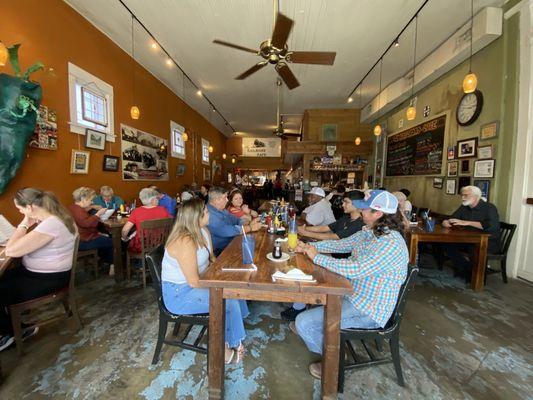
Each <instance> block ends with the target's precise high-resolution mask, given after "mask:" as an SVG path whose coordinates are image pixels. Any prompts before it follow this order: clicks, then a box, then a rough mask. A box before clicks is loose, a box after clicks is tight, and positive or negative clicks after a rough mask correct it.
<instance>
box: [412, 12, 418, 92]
mask: <svg viewBox="0 0 533 400" xmlns="http://www.w3.org/2000/svg"><path fill="white" fill-rule="evenodd" d="M417 40H418V15H415V48H414V50H413V80H412V81H411V102H412V101H413V93H414V91H415V71H416V45H417Z"/></svg>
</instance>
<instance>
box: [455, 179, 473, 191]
mask: <svg viewBox="0 0 533 400" xmlns="http://www.w3.org/2000/svg"><path fill="white" fill-rule="evenodd" d="M470 184H471V178H470V177H469V176H461V177H459V185H458V188H457V193H461V189H462V188H464V187H465V186H470Z"/></svg>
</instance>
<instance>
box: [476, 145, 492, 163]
mask: <svg viewBox="0 0 533 400" xmlns="http://www.w3.org/2000/svg"><path fill="white" fill-rule="evenodd" d="M477 158H479V159H480V160H485V159H487V158H492V145H491V144H489V145H488V146H479V147H478V148H477Z"/></svg>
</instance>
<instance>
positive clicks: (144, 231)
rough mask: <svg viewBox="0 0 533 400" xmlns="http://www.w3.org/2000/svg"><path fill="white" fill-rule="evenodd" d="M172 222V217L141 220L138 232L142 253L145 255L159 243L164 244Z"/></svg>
mask: <svg viewBox="0 0 533 400" xmlns="http://www.w3.org/2000/svg"><path fill="white" fill-rule="evenodd" d="M173 224H174V219H173V218H163V219H150V220H147V221H143V222H141V231H140V232H138V234H139V241H140V242H141V252H142V254H143V255H146V254H148V253H150V252H151V251H152V250H154V249H155V248H156V247H157V246H159V245H160V244H165V242H166V241H167V238H168V235H169V234H170V231H171V230H172V225H173Z"/></svg>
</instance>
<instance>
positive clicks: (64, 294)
mask: <svg viewBox="0 0 533 400" xmlns="http://www.w3.org/2000/svg"><path fill="white" fill-rule="evenodd" d="M79 241H80V238H79V236H76V241H75V243H74V253H73V254H72V269H71V270H70V280H69V284H68V286H66V287H64V288H63V289H60V290H58V291H57V292H54V293H50V294H47V295H46V296H42V297H39V298H36V299H31V300H28V301H25V302H23V303H17V304H12V305H10V306H9V313H10V315H11V324H12V326H13V332H14V334H15V343H16V345H17V354H18V355H19V356H20V355H21V354H22V314H23V313H24V312H26V311H31V310H35V309H36V308H40V307H42V306H45V305H47V304H51V303H55V302H61V303H63V307H64V308H65V314H61V315H56V316H53V317H51V318H49V319H46V320H43V321H37V322H36V323H35V324H34V325H35V326H44V325H48V324H52V323H54V322H56V321H59V320H60V319H63V318H66V317H71V316H73V317H74V319H75V320H76V323H77V324H78V329H81V328H82V327H83V324H82V322H81V319H80V316H79V314H78V308H77V306H76V299H75V292H74V283H75V280H76V264H77V259H78V245H79Z"/></svg>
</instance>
